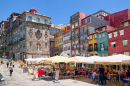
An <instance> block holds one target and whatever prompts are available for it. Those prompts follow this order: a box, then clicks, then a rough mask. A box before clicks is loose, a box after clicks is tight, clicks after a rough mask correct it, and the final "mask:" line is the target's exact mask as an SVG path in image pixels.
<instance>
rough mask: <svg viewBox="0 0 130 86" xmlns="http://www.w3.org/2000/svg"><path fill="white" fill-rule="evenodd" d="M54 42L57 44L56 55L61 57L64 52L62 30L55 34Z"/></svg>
mask: <svg viewBox="0 0 130 86" xmlns="http://www.w3.org/2000/svg"><path fill="white" fill-rule="evenodd" d="M54 42H55V52H54V53H55V54H54V55H60V54H61V53H62V52H63V31H62V30H60V31H59V32H57V33H56V34H54Z"/></svg>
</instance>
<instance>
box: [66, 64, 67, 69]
mask: <svg viewBox="0 0 130 86" xmlns="http://www.w3.org/2000/svg"><path fill="white" fill-rule="evenodd" d="M66 71H67V63H66Z"/></svg>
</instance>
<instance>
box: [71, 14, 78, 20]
mask: <svg viewBox="0 0 130 86" xmlns="http://www.w3.org/2000/svg"><path fill="white" fill-rule="evenodd" d="M78 18H79V15H77V16H75V17H74V18H71V19H70V22H72V21H74V20H76V19H78Z"/></svg>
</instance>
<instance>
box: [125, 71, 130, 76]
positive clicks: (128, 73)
mask: <svg viewBox="0 0 130 86" xmlns="http://www.w3.org/2000/svg"><path fill="white" fill-rule="evenodd" d="M126 75H127V78H130V70H128V71H127V72H126Z"/></svg>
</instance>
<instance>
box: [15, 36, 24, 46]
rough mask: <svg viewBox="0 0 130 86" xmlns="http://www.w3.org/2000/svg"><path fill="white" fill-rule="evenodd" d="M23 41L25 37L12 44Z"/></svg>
mask: <svg viewBox="0 0 130 86" xmlns="http://www.w3.org/2000/svg"><path fill="white" fill-rule="evenodd" d="M23 40H25V37H23V38H20V39H19V40H17V41H14V42H13V44H17V43H19V42H20V41H23Z"/></svg>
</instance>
